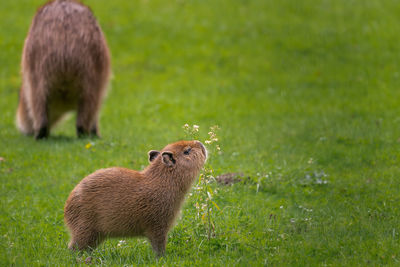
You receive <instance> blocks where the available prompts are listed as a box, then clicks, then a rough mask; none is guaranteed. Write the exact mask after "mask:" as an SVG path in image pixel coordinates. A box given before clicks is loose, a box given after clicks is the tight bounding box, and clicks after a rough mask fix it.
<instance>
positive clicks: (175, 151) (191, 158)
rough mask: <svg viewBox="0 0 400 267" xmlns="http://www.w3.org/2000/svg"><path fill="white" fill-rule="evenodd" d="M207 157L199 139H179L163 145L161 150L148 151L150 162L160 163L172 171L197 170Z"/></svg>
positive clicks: (185, 171) (188, 171) (187, 171)
mask: <svg viewBox="0 0 400 267" xmlns="http://www.w3.org/2000/svg"><path fill="white" fill-rule="evenodd" d="M206 159H207V150H206V148H205V147H204V145H203V144H202V143H201V142H200V141H196V140H195V141H179V142H176V143H172V144H169V145H167V146H166V147H164V148H163V149H162V150H161V151H156V150H151V151H149V162H150V164H151V165H152V164H162V165H163V166H164V168H165V169H167V170H171V171H174V172H177V171H178V172H182V174H183V173H188V174H189V173H192V172H198V171H200V169H201V168H202V167H203V165H204V162H205V161H206Z"/></svg>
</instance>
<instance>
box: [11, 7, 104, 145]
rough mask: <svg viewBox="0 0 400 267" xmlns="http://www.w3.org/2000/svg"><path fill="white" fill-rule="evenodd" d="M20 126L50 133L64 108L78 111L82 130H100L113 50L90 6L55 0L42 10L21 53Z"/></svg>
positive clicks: (39, 134)
mask: <svg viewBox="0 0 400 267" xmlns="http://www.w3.org/2000/svg"><path fill="white" fill-rule="evenodd" d="M21 67H22V71H21V72H22V86H21V89H20V95H19V105H18V110H17V126H18V128H19V129H20V130H21V132H23V133H25V134H33V135H35V137H36V138H43V137H47V136H48V134H49V131H50V128H51V126H53V125H54V124H55V123H56V122H57V121H58V120H59V119H60V118H61V117H62V115H64V114H65V113H66V112H68V111H71V110H76V111H77V122H76V129H77V133H78V135H85V134H93V135H98V134H99V132H98V115H99V109H100V105H101V101H102V98H103V96H104V93H105V90H106V87H107V84H108V80H109V76H110V55H109V50H108V47H107V44H106V41H105V38H104V35H103V33H102V31H101V29H100V26H99V25H98V23H97V21H96V19H95V17H94V16H93V14H92V12H91V11H90V9H89V8H88V7H86V6H84V5H83V4H81V3H79V2H76V1H73V0H55V1H52V2H49V3H47V4H45V5H44V6H42V7H41V8H39V9H38V11H37V13H36V15H35V17H34V18H33V21H32V24H31V27H30V30H29V33H28V36H27V37H26V40H25V45H24V50H23V54H22V66H21Z"/></svg>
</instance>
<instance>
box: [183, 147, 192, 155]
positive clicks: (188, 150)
mask: <svg viewBox="0 0 400 267" xmlns="http://www.w3.org/2000/svg"><path fill="white" fill-rule="evenodd" d="M190 150H192V148H191V147H189V148H188V149H186V150H185V151H183V154H185V155H189V153H190Z"/></svg>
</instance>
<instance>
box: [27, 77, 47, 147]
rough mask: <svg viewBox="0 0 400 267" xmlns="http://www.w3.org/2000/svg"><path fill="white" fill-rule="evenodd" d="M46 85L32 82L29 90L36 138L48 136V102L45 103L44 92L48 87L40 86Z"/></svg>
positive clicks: (45, 96)
mask: <svg viewBox="0 0 400 267" xmlns="http://www.w3.org/2000/svg"><path fill="white" fill-rule="evenodd" d="M45 86H47V85H46V84H44V83H36V84H32V89H31V91H30V93H31V95H30V98H31V109H32V112H31V115H32V121H33V130H34V134H35V138H36V139H43V138H47V137H48V136H49V132H50V127H49V120H48V103H47V95H46V94H45V93H44V92H47V91H48V89H46V88H40V89H35V88H39V87H45Z"/></svg>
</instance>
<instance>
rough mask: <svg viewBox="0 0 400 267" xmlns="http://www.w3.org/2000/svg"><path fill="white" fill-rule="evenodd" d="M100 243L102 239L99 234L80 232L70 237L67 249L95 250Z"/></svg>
mask: <svg viewBox="0 0 400 267" xmlns="http://www.w3.org/2000/svg"><path fill="white" fill-rule="evenodd" d="M101 241H102V238H101V236H100V234H99V233H96V232H94V231H88V232H80V233H78V234H73V235H72V237H71V241H70V242H69V244H68V248H69V249H71V250H90V249H94V248H96V247H97V245H98V244H99V243H100V242H101Z"/></svg>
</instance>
